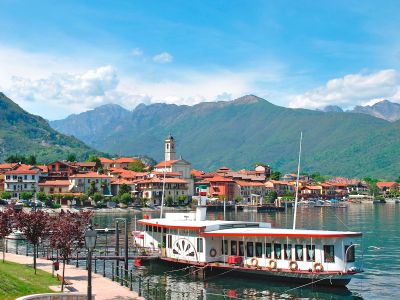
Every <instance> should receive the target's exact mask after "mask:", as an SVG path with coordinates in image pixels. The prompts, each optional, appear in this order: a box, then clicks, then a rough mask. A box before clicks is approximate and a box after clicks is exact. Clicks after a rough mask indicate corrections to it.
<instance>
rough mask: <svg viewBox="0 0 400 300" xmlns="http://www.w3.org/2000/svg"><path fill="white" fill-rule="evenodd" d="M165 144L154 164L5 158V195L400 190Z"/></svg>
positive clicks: (94, 197)
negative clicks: (197, 154)
mask: <svg viewBox="0 0 400 300" xmlns="http://www.w3.org/2000/svg"><path fill="white" fill-rule="evenodd" d="M164 146H165V149H164V152H165V159H164V161H161V162H159V163H157V164H156V165H154V166H147V165H145V164H144V163H143V162H142V161H141V160H140V158H132V157H118V158H115V159H110V158H106V157H90V159H89V161H84V162H77V161H67V160H58V161H54V162H52V163H49V164H46V165H38V164H28V163H22V162H7V163H2V164H0V174H1V175H0V192H1V194H0V196H1V201H2V202H3V204H5V203H15V204H16V205H17V206H28V205H33V204H34V205H36V206H47V207H53V208H58V207H61V206H97V207H106V206H107V207H109V208H113V207H116V206H118V207H121V208H126V207H128V206H136V207H140V206H147V207H153V208H154V207H156V206H160V205H161V201H162V198H163V197H162V196H163V194H164V195H165V203H164V205H165V206H183V205H187V204H188V203H190V202H191V200H192V199H197V198H198V196H199V187H200V186H202V187H206V194H207V196H208V199H209V201H208V205H210V206H213V205H222V203H223V202H225V204H226V205H233V204H236V205H241V206H256V207H257V206H258V207H262V206H265V205H270V206H271V205H275V206H282V205H283V204H282V203H283V202H285V203H290V202H292V201H293V199H294V194H295V187H296V182H298V185H299V199H301V200H303V202H304V203H307V204H309V203H310V200H311V201H315V200H319V201H322V204H323V205H328V202H329V201H343V200H346V201H350V202H360V201H385V199H387V198H390V199H395V198H397V196H400V191H399V183H398V182H381V181H377V180H373V179H371V178H365V179H364V180H360V179H352V178H344V177H330V178H325V177H323V176H321V175H320V174H319V173H315V174H304V173H302V174H300V176H299V178H298V180H297V174H293V173H289V174H281V173H280V172H277V171H274V170H273V169H272V168H271V167H270V166H269V165H267V164H261V163H260V164H255V168H254V169H253V170H245V169H242V170H238V171H234V170H231V169H229V167H227V166H221V167H220V168H219V169H217V170H215V171H213V172H210V173H206V172H203V171H200V170H196V169H193V168H192V166H191V163H190V162H189V161H188V160H186V159H183V158H182V156H177V149H176V141H175V138H174V137H173V136H171V135H169V136H168V137H167V138H166V139H165V141H164ZM12 158H13V156H11V159H12ZM18 158H19V157H18V156H16V158H14V160H16V159H18ZM72 158H73V156H72ZM326 201H328V202H326ZM329 203H330V204H331V203H332V202H329ZM320 204H321V203H320Z"/></svg>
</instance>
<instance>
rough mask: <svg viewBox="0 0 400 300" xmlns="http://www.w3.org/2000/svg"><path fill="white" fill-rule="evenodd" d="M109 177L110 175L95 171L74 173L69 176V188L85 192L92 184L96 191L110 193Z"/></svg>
mask: <svg viewBox="0 0 400 300" xmlns="http://www.w3.org/2000/svg"><path fill="white" fill-rule="evenodd" d="M111 179H112V177H111V176H108V175H105V174H99V173H96V172H88V173H84V174H74V175H72V176H70V177H69V182H70V185H69V190H70V191H71V192H75V193H87V191H88V190H89V188H90V187H91V186H93V187H94V188H95V190H96V191H97V192H100V193H102V194H104V195H111Z"/></svg>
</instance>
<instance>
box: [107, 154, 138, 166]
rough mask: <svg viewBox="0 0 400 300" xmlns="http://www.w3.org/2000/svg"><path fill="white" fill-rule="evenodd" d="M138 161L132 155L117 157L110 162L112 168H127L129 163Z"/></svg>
mask: <svg viewBox="0 0 400 300" xmlns="http://www.w3.org/2000/svg"><path fill="white" fill-rule="evenodd" d="M137 161H139V160H138V159H137V158H132V157H118V158H116V159H114V161H113V163H112V167H113V168H119V169H127V168H128V166H129V164H130V163H133V162H137Z"/></svg>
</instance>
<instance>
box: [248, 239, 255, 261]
mask: <svg viewBox="0 0 400 300" xmlns="http://www.w3.org/2000/svg"><path fill="white" fill-rule="evenodd" d="M252 256H254V243H253V242H247V257H252Z"/></svg>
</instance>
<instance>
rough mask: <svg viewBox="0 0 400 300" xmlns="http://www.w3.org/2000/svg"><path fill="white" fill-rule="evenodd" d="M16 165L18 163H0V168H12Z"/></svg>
mask: <svg viewBox="0 0 400 300" xmlns="http://www.w3.org/2000/svg"><path fill="white" fill-rule="evenodd" d="M17 165H18V163H10V164H0V169H13V168H15V167H16V166H17Z"/></svg>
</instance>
